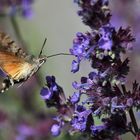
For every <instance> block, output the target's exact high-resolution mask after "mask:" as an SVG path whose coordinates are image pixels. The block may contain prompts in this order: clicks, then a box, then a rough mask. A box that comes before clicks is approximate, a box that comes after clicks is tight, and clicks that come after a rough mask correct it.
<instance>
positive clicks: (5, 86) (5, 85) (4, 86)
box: [0, 78, 14, 93]
mask: <svg viewBox="0 0 140 140" xmlns="http://www.w3.org/2000/svg"><path fill="white" fill-rule="evenodd" d="M13 85H14V81H13V80H12V79H10V78H7V79H4V80H3V83H2V87H1V89H0V92H1V93H3V92H5V90H8V89H9V87H10V86H13Z"/></svg>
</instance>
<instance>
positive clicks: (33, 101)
mask: <svg viewBox="0 0 140 140" xmlns="http://www.w3.org/2000/svg"><path fill="white" fill-rule="evenodd" d="M1 1H2V0H0V2H1ZM0 7H1V5H0ZM31 7H32V13H31V16H30V17H28V18H26V17H23V16H22V15H20V14H15V15H14V16H11V14H9V13H8V12H7V11H10V8H9V7H6V14H4V15H3V14H1V15H0V30H1V31H3V32H6V33H7V34H9V35H10V36H11V37H12V38H13V40H15V41H16V42H17V44H18V45H19V47H23V49H24V50H26V51H27V52H28V53H29V54H32V55H35V56H38V54H39V52H40V49H41V46H42V44H43V41H44V39H45V38H47V43H46V46H45V48H44V50H43V54H44V55H47V56H49V55H52V54H55V53H59V52H63V53H68V52H69V48H70V47H71V46H72V40H73V38H74V36H75V34H76V32H79V31H80V32H86V31H90V29H89V28H88V27H87V26H85V25H84V24H83V23H82V22H81V19H80V17H78V16H77V13H76V12H77V10H78V7H77V5H75V4H74V3H73V0H67V1H66V0H59V1H58V0H34V2H33V3H32V4H31ZM110 8H111V11H112V15H113V16H112V20H111V22H112V24H113V25H114V26H116V27H117V28H119V27H120V26H123V27H127V26H131V27H132V30H133V34H134V36H135V37H136V42H135V43H134V44H133V45H134V50H133V52H131V53H128V54H127V55H128V56H129V58H130V60H131V61H130V73H129V76H128V81H127V85H128V89H129V88H130V87H131V85H132V82H133V81H134V80H138V81H140V72H139V71H140V41H139V38H140V24H139V23H140V0H110ZM72 59H73V58H72V56H57V57H54V58H50V59H48V61H47V62H46V64H45V65H43V66H42V68H41V69H40V70H39V71H38V72H37V73H36V75H35V76H33V77H32V78H31V79H29V80H28V81H27V82H25V83H24V84H23V85H22V86H20V87H17V88H16V86H15V87H14V88H12V89H10V90H9V91H6V93H5V94H1V95H0V140H46V139H47V140H51V139H55V140H59V139H61V140H62V139H64V140H66V139H67V140H74V139H75V140H78V139H80V138H79V137H78V136H76V137H70V136H68V135H67V134H66V133H63V134H61V136H59V137H58V138H54V137H51V136H50V126H51V125H52V123H53V121H52V120H51V118H53V117H54V114H55V110H53V109H51V110H50V109H48V108H46V106H45V103H44V102H43V100H42V99H41V98H40V95H39V93H40V89H41V87H42V86H43V85H44V83H45V77H46V75H54V76H56V78H57V82H58V83H59V85H61V86H62V87H63V89H64V91H65V93H66V95H67V96H69V95H71V94H72V93H73V92H74V90H73V88H72V86H71V83H72V82H73V81H75V80H77V81H79V79H80V77H81V76H83V75H84V76H87V74H88V73H89V71H90V66H89V63H88V62H83V63H82V65H81V70H80V72H79V73H76V74H72V73H71V62H72ZM136 118H137V120H138V121H139V120H140V113H136ZM97 121H98V120H97ZM138 124H139V125H140V121H139V123H138ZM122 138H123V139H124V140H125V139H126V140H133V139H134V138H133V137H132V136H130V135H129V134H128V135H126V136H123V137H122Z"/></svg>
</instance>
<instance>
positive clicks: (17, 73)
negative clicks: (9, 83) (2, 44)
mask: <svg viewBox="0 0 140 140" xmlns="http://www.w3.org/2000/svg"><path fill="white" fill-rule="evenodd" d="M25 64H26V67H25ZM30 67H31V65H30V64H29V63H27V62H26V61H25V60H24V59H22V58H18V57H16V56H15V55H11V54H10V53H8V52H3V51H0V68H1V69H2V70H3V72H5V74H6V75H7V76H8V77H9V78H12V79H13V80H16V81H18V80H20V78H22V75H23V72H26V70H28V69H29V68H30ZM26 68H27V69H26Z"/></svg>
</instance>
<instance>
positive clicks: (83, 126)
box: [41, 0, 140, 140]
mask: <svg viewBox="0 0 140 140" xmlns="http://www.w3.org/2000/svg"><path fill="white" fill-rule="evenodd" d="M74 2H75V3H77V4H78V6H79V7H80V8H81V9H80V11H78V14H79V15H80V16H82V20H83V22H84V23H85V24H86V25H88V26H89V27H90V28H91V32H86V33H81V32H78V33H77V34H76V37H75V38H74V40H73V47H72V48H70V53H71V54H72V55H73V56H75V60H73V61H72V69H71V72H72V73H76V72H78V71H79V69H80V62H81V61H85V60H88V61H89V62H90V65H91V67H92V69H93V70H92V71H91V72H90V73H89V74H88V76H83V77H81V81H80V82H77V81H74V82H73V83H72V86H73V88H74V89H75V92H74V93H73V95H72V96H70V97H69V98H68V99H67V98H66V97H65V96H64V93H63V90H62V88H61V87H60V86H59V85H58V84H57V83H56V82H55V78H54V77H53V76H52V77H50V76H48V77H47V78H46V81H47V85H46V86H47V87H44V88H42V90H41V96H42V98H43V99H44V100H45V102H46V104H47V106H48V107H52V106H54V107H56V108H57V109H58V114H59V115H58V116H57V117H56V118H55V120H56V121H57V124H55V126H52V129H51V130H52V134H53V135H59V134H60V131H61V129H62V127H63V126H64V125H65V124H69V126H70V127H71V129H69V132H70V133H71V134H73V133H76V132H82V134H85V135H86V136H88V137H90V138H93V139H95V140H115V139H119V135H121V134H125V133H127V132H132V133H133V134H137V133H138V131H137V130H138V128H137V125H134V124H133V121H134V118H133V117H132V116H133V115H134V114H133V110H132V109H133V107H135V108H137V109H140V87H139V84H138V83H137V82H136V81H135V82H134V83H133V87H132V90H131V91H127V90H126V87H125V82H126V76H127V74H128V72H129V65H128V64H129V59H128V58H125V59H124V58H122V54H125V53H126V52H127V51H129V50H131V49H132V43H133V41H135V38H134V37H133V36H132V34H131V30H130V27H127V28H125V29H123V28H122V27H120V28H119V29H118V30H116V28H115V27H113V25H111V23H110V17H111V14H110V10H109V7H108V4H109V2H108V0H74ZM83 95H84V97H85V96H86V99H85V98H84V100H81V96H83ZM126 112H129V114H130V117H131V119H132V122H128V120H127V116H126ZM95 117H98V118H100V120H101V124H100V125H96V123H95V121H94V118H95ZM133 128H134V129H135V132H133Z"/></svg>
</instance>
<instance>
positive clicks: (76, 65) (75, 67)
mask: <svg viewBox="0 0 140 140" xmlns="http://www.w3.org/2000/svg"><path fill="white" fill-rule="evenodd" d="M77 71H79V63H78V62H77V61H75V60H73V61H72V69H71V72H73V73H76V72H77Z"/></svg>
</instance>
